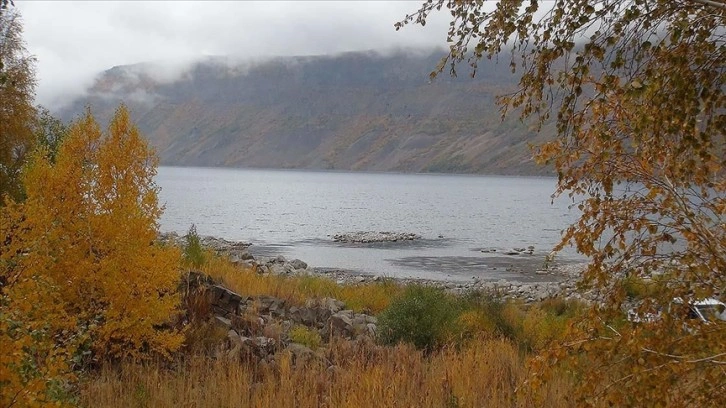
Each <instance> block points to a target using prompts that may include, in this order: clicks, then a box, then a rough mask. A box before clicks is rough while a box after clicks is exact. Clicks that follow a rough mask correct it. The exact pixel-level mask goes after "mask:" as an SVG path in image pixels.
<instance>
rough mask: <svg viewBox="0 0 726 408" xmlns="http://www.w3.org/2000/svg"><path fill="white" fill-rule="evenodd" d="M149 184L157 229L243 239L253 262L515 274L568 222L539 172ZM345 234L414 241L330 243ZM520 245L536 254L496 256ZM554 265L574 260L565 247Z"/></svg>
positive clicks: (563, 203) (539, 259) (572, 214)
mask: <svg viewBox="0 0 726 408" xmlns="http://www.w3.org/2000/svg"><path fill="white" fill-rule="evenodd" d="M156 182H157V184H158V185H159V186H160V187H161V193H160V197H159V198H160V203H161V204H163V205H165V207H166V209H165V212H164V215H163V216H162V218H161V230H162V231H164V232H168V231H175V232H178V233H180V234H184V233H186V231H187V230H188V229H189V226H190V225H191V224H192V223H194V224H195V225H196V227H197V231H198V233H199V234H200V235H213V236H217V237H221V238H225V239H229V240H237V241H246V242H250V243H252V244H253V246H252V247H251V248H250V250H251V252H252V253H253V254H255V255H265V256H274V255H277V254H282V255H284V256H285V257H287V258H299V259H302V260H304V261H306V262H307V263H308V264H310V266H313V267H316V268H334V269H347V270H352V271H358V272H364V273H370V274H377V275H384V276H393V277H412V278H426V279H446V280H466V279H471V278H472V277H475V278H479V279H499V278H512V277H516V274H517V273H521V272H522V271H521V269H522V268H525V267H527V268H531V267H532V266H533V265H535V266H536V265H539V264H542V263H544V257H545V256H546V255H547V254H548V253H549V252H550V250H551V249H552V247H553V246H554V245H555V244H556V243H557V242H558V240H559V237H560V233H561V230H563V229H564V228H566V227H567V226H568V225H569V224H570V223H571V222H573V221H574V220H575V219H576V217H577V210H576V209H574V208H573V209H570V208H569V205H570V204H571V201H568V199H567V198H561V199H558V200H555V201H554V203H553V202H552V199H551V194H552V192H553V191H554V189H555V183H556V180H555V179H554V178H546V177H501V176H478V175H477V176H474V175H448V174H446V175H444V174H390V173H352V172H325V171H300V170H248V169H228V168H191V167H161V168H159V172H158V175H157V177H156ZM353 231H395V232H412V233H416V234H418V235H420V236H421V237H422V239H420V240H416V241H406V242H396V243H386V244H368V245H363V244H357V245H355V244H340V243H335V242H333V240H332V235H334V234H337V233H345V232H353ZM529 246H534V248H535V250H534V253H533V255H520V256H505V255H504V254H503V252H505V251H509V250H511V249H512V248H527V247H529ZM482 249H485V250H486V251H488V252H482ZM525 258H526V259H525ZM558 259H560V260H564V261H574V260H577V259H579V258H578V257H577V255H576V254H575V253H574V251H572V250H571V249H567V250H565V251H564V252H563V253H561V254H560V255H558ZM525 265H529V266H525Z"/></svg>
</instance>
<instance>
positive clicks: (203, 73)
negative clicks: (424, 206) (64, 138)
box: [58, 50, 551, 174]
mask: <svg viewBox="0 0 726 408" xmlns="http://www.w3.org/2000/svg"><path fill="white" fill-rule="evenodd" d="M443 54H444V52H443V51H440V50H439V51H427V52H423V51H420V52H412V53H404V52H390V53H385V54H381V53H376V52H354V53H345V54H340V55H336V56H311V57H280V58H272V59H266V60H246V61H243V60H235V59H233V58H227V57H213V58H207V59H205V60H202V61H199V62H195V63H192V64H171V63H144V64H136V65H127V66H117V67H114V68H111V69H109V70H107V71H105V72H103V73H102V74H100V75H99V76H98V78H97V79H96V81H95V83H94V85H93V86H92V87H91V88H90V89H89V90H88V92H87V94H86V96H85V97H83V98H80V99H77V100H74V101H72V102H71V103H69V104H68V105H67V106H66V107H65V108H63V109H61V110H60V111H59V112H58V113H59V115H60V116H61V117H62V118H63V119H66V120H68V119H72V118H74V117H76V116H77V115H79V114H80V113H82V112H83V110H84V109H85V106H91V108H92V110H93V113H94V114H95V115H96V117H97V119H98V120H99V121H100V122H101V123H103V124H105V123H107V121H108V118H110V116H111V114H112V113H113V111H114V109H115V108H116V107H117V106H118V104H119V103H120V102H124V103H126V104H127V105H128V106H129V108H130V110H131V112H132V115H133V118H134V120H135V121H136V122H137V124H138V126H139V128H140V129H141V131H142V132H143V133H144V134H145V135H146V136H147V137H148V138H149V140H150V142H151V143H152V145H154V146H155V147H156V149H157V153H158V154H159V156H160V158H161V163H162V164H164V165H178V166H232V167H248V168H249V167H259V168H301V169H336V170H369V171H402V172H457V173H490V174H548V173H549V171H550V170H549V169H547V168H541V167H538V166H536V165H535V164H534V163H533V161H532V160H531V152H530V150H529V148H528V143H535V144H536V143H538V142H541V141H542V140H545V139H546V138H547V137H548V136H551V133H549V134H548V133H547V132H543V133H540V134H537V133H535V132H533V131H531V130H530V129H528V128H527V127H526V126H525V125H524V124H522V123H520V122H519V120H518V119H517V118H516V117H514V116H512V117H511V118H508V119H507V120H505V121H502V120H501V119H500V114H499V108H498V107H497V106H496V105H495V96H496V95H501V94H504V93H507V92H511V91H512V90H514V89H515V87H516V82H515V81H516V77H515V76H514V75H512V74H511V73H510V70H509V67H508V64H507V63H506V62H508V61H504V62H502V63H500V64H495V63H494V62H491V61H482V63H481V65H480V67H479V71H478V73H477V76H476V78H471V77H469V76H468V75H466V73H465V72H462V73H461V77H459V78H452V77H450V76H449V75H448V74H446V73H444V74H441V75H440V76H439V77H438V78H436V79H435V80H433V81H431V80H430V79H429V73H430V72H431V71H432V70H433V69H435V67H436V66H437V64H438V63H439V61H440V58H441V57H442V55H443ZM463 71H466V70H463Z"/></svg>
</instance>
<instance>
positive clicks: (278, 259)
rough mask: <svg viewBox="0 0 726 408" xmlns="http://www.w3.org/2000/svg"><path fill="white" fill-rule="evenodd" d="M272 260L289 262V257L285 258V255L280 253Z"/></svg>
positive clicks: (282, 262)
mask: <svg viewBox="0 0 726 408" xmlns="http://www.w3.org/2000/svg"><path fill="white" fill-rule="evenodd" d="M272 262H275V263H281V264H284V263H285V262H287V259H285V257H284V256H282V255H278V256H277V257H275V259H273V260H272Z"/></svg>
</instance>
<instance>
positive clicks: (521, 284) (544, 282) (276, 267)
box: [161, 233, 595, 302]
mask: <svg viewBox="0 0 726 408" xmlns="http://www.w3.org/2000/svg"><path fill="white" fill-rule="evenodd" d="M413 235H415V234H413ZM357 237H358V238H361V237H363V236H362V235H358V236H357ZM378 238H383V236H378ZM385 239H393V238H391V237H388V238H385ZM399 239H400V238H399ZM412 239H415V238H412ZM161 240H162V241H163V242H172V243H174V244H176V245H180V246H181V245H184V244H185V242H186V240H185V237H184V236H180V235H178V234H176V233H165V234H162V236H161ZM201 244H202V245H203V246H205V247H208V248H210V249H212V250H214V251H215V252H216V253H217V254H219V255H223V256H227V257H228V258H229V260H230V262H232V263H233V264H236V265H244V266H246V267H248V268H251V269H254V270H256V271H257V272H258V273H260V274H274V275H314V276H322V277H325V278H328V279H331V280H333V281H335V282H336V283H337V284H339V285H356V284H365V283H371V282H382V281H394V282H397V283H399V284H403V285H405V284H414V283H415V284H421V285H426V286H434V287H440V288H443V289H445V290H447V291H448V292H451V293H454V294H463V293H466V292H470V291H478V290H482V291H492V292H496V293H498V294H499V295H500V296H502V297H504V298H517V299H521V300H523V301H525V302H535V301H540V300H543V299H546V298H549V297H555V296H558V297H563V298H565V299H574V300H584V301H592V300H595V299H594V298H595V296H594V294H593V293H588V292H584V293H583V292H580V291H578V290H577V287H576V283H577V280H578V278H579V276H580V274H581V273H582V271H583V269H584V267H585V265H584V264H559V263H556V262H552V263H550V264H549V265H547V266H546V268H545V267H543V268H536V269H534V270H532V271H520V273H521V274H522V277H523V278H525V277H527V275H536V276H537V278H538V281H536V282H526V281H525V280H526V279H496V280H484V279H479V278H476V277H472V278H471V279H470V280H467V281H461V280H446V279H443V280H434V279H415V278H395V277H387V276H382V275H373V274H366V273H361V272H357V271H350V270H340V269H330V268H314V267H311V266H309V265H308V264H307V263H306V262H304V261H302V260H300V259H287V258H285V257H284V256H282V255H277V256H274V257H264V256H253V255H252V254H251V253H250V251H249V248H250V246H251V244H249V243H244V242H236V241H228V240H225V239H222V238H217V237H211V236H205V237H202V238H201ZM517 252H518V253H522V252H526V251H517Z"/></svg>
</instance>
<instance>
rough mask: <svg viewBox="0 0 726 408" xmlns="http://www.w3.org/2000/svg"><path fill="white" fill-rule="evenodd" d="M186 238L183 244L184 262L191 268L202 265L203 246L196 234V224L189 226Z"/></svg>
mask: <svg viewBox="0 0 726 408" xmlns="http://www.w3.org/2000/svg"><path fill="white" fill-rule="evenodd" d="M185 238H186V240H187V243H186V245H184V262H185V263H186V264H187V265H188V266H190V267H193V268H200V267H201V266H202V265H204V248H202V242H201V239H200V238H199V234H197V226H196V225H194V224H192V226H191V227H189V232H187V235H185Z"/></svg>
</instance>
